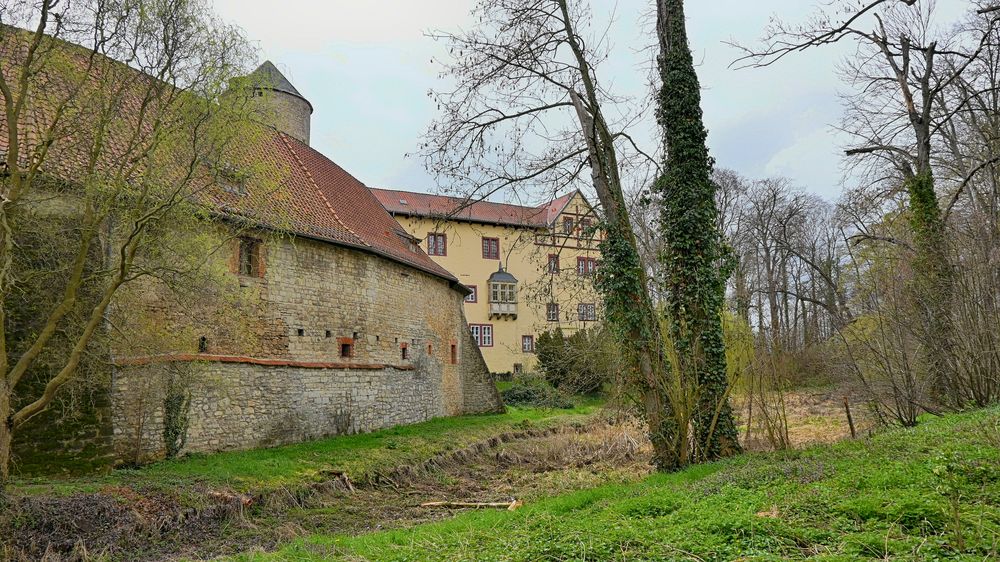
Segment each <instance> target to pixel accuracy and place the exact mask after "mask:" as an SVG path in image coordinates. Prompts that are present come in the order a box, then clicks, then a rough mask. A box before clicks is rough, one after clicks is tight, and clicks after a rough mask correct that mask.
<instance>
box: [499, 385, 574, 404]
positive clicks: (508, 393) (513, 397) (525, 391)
mask: <svg viewBox="0 0 1000 562" xmlns="http://www.w3.org/2000/svg"><path fill="white" fill-rule="evenodd" d="M500 397H501V398H503V401H504V403H505V404H507V405H508V406H534V407H537V408H563V409H569V408H572V407H573V402H571V401H570V400H569V399H567V398H566V397H565V396H563V395H562V394H561V393H560V392H559V391H558V390H556V389H554V388H552V387H551V386H549V385H548V384H546V383H544V382H541V381H539V382H536V383H531V382H527V381H517V382H515V383H514V384H512V385H511V387H510V388H508V389H507V390H504V391H503V392H501V393H500Z"/></svg>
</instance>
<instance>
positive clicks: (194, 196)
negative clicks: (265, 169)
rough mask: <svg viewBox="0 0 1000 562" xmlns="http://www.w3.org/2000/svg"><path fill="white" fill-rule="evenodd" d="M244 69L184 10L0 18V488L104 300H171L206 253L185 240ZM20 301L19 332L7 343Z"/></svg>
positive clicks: (207, 245) (192, 1)
mask: <svg viewBox="0 0 1000 562" xmlns="http://www.w3.org/2000/svg"><path fill="white" fill-rule="evenodd" d="M25 28H27V29H25ZM250 54H251V52H250V50H249V49H248V48H247V46H246V42H245V41H244V39H243V38H242V36H241V34H240V33H239V32H237V31H235V30H234V29H231V28H227V27H225V26H223V25H221V24H219V23H218V22H216V21H215V20H214V19H213V18H212V16H211V15H210V12H209V11H208V10H207V8H206V6H205V5H204V4H203V3H202V2H200V1H197V0H148V1H147V0H139V1H135V2H123V3H122V2H99V1H93V2H89V1H85V2H68V1H63V0H40V1H34V0H24V1H20V0H18V1H13V2H4V3H3V4H2V5H0V97H2V100H3V106H2V107H3V120H2V122H0V152H2V155H3V158H4V163H3V172H2V184H0V482H3V481H6V479H7V478H8V475H9V463H10V455H11V439H12V435H13V433H14V432H15V431H16V430H17V429H18V428H19V427H21V426H23V425H24V424H25V423H26V422H28V421H29V420H30V419H32V417H34V416H36V415H38V414H39V413H41V412H43V411H44V410H46V408H47V407H48V406H49V405H50V404H51V403H52V401H53V400H54V399H55V397H56V396H57V394H58V393H59V392H60V390H61V389H63V388H64V387H65V386H66V385H68V384H69V383H71V382H72V381H74V379H75V378H76V377H77V376H78V374H79V372H80V367H81V362H82V361H83V360H84V359H85V357H86V356H87V354H88V353H90V352H91V351H92V350H93V349H92V348H93V344H94V342H95V341H96V340H97V339H98V338H99V337H101V336H102V333H103V332H104V330H103V327H108V326H109V322H110V321H111V320H110V313H111V310H112V309H113V307H114V301H115V298H116V295H117V294H118V293H119V292H120V290H121V289H122V288H124V287H126V286H129V285H130V284H132V283H134V282H135V281H137V280H139V279H150V278H156V279H160V280H162V281H163V282H165V283H167V284H168V285H169V284H176V283H178V282H180V281H181V279H182V278H184V277H185V276H190V275H196V273H195V272H196V271H199V270H200V269H201V268H202V266H204V264H205V262H206V259H207V258H206V255H209V254H212V253H213V251H214V249H215V248H217V245H216V242H209V241H208V240H207V238H208V237H206V236H198V235H196V234H194V233H195V232H197V228H202V230H201V232H204V230H203V223H204V219H205V218H208V215H207V213H206V210H205V207H204V206H203V204H202V203H204V202H205V199H204V197H203V195H204V194H206V193H207V191H206V190H208V189H209V188H210V187H211V186H213V185H215V179H216V177H215V176H216V174H215V170H218V169H220V168H221V166H220V164H221V163H225V162H227V161H228V159H229V158H230V157H232V155H233V153H232V151H233V150H235V148H236V147H237V146H239V145H238V143H236V142H235V141H237V140H238V139H242V140H245V139H246V136H245V135H248V134H249V133H248V130H249V129H248V127H247V123H249V119H250V116H251V115H252V112H251V111H250V109H249V107H250V105H248V101H247V100H249V97H250V96H249V92H248V90H247V91H243V90H242V89H241V88H240V87H239V85H238V84H231V82H230V81H231V79H232V78H233V77H234V76H236V75H237V74H242V73H243V71H244V70H245V68H244V65H245V63H246V62H248V57H249V55H250ZM251 199H252V198H247V201H246V204H247V205H251V206H252V205H254V204H255V201H251ZM239 209H240V203H237V204H236V205H235V206H234V208H233V209H232V210H233V211H234V213H235V214H236V215H239V214H241V211H240V210H239ZM53 225H55V226H53ZM39 227H45V228H48V229H49V230H46V231H44V232H43V233H42V234H43V235H42V236H41V237H39V232H40V231H38V230H36V229H37V228H39ZM39 240H40V241H41V243H43V244H45V245H47V249H45V250H44V251H42V252H41V253H39V252H35V253H34V254H33V255H34V256H35V257H32V255H29V254H31V252H32V251H34V250H37V249H38V246H37V244H34V245H33V244H31V243H30V242H32V241H36V242H37V241H39ZM37 256H41V259H36V258H37ZM39 286H44V287H47V288H48V291H46V292H44V293H35V294H33V295H32V294H31V292H32V290H33V289H32V288H33V287H39ZM25 294H28V295H31V296H30V297H29V298H28V299H27V300H28V301H30V303H31V306H32V307H33V309H32V310H33V312H34V314H32V315H31V317H30V318H29V320H31V321H34V322H35V323H34V324H30V325H28V326H24V325H21V326H20V328H22V329H18V325H15V324H13V323H12V320H13V319H16V318H21V319H24V318H25V316H26V315H24V314H23V311H19V310H18V308H17V307H18V305H19V303H20V304H23V303H24V301H25V298H24V295H25ZM49 296H51V299H48V298H47V297H49ZM61 346H64V347H65V349H64V350H60V349H61ZM43 365H47V366H48V367H50V368H51V371H47V370H45V369H44V368H43ZM29 375H31V376H32V377H35V378H37V377H38V376H42V377H43V379H42V381H41V382H42V383H43V384H42V385H41V386H40V388H38V389H37V393H35V390H34V387H30V388H29V387H27V386H26V384H25V382H26V380H27V379H28V378H29Z"/></svg>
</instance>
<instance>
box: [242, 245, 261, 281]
mask: <svg viewBox="0 0 1000 562" xmlns="http://www.w3.org/2000/svg"><path fill="white" fill-rule="evenodd" d="M239 251H240V254H239V258H238V259H239V269H238V271H239V273H240V275H246V276H249V277H260V240H255V239H253V238H240V250H239Z"/></svg>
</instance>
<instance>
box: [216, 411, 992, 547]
mask: <svg viewBox="0 0 1000 562" xmlns="http://www.w3.org/2000/svg"><path fill="white" fill-rule="evenodd" d="M998 545H1000V410H996V409H994V410H989V411H985V412H978V413H972V414H963V415H954V416H948V417H945V418H938V419H929V420H927V421H926V423H923V424H921V425H920V426H918V427H917V428H915V429H910V430H896V431H890V432H885V433H882V434H880V435H877V436H875V437H872V438H869V439H864V440H859V441H849V442H842V443H838V444H835V445H824V446H816V447H813V448H809V449H806V450H801V451H788V452H777V453H764V454H750V455H745V456H742V457H740V458H736V459H733V460H730V461H727V462H721V463H716V464H713V465H707V466H697V467H693V468H691V469H688V470H686V471H684V472H681V473H677V474H670V475H654V476H651V477H649V478H646V479H644V480H642V481H641V482H639V483H635V484H624V485H609V486H604V487H598V488H595V489H590V490H585V491H578V492H573V493H569V494H565V495H561V496H558V497H554V498H551V499H545V500H541V501H538V502H537V503H534V504H529V505H526V506H525V507H524V508H522V509H520V510H518V511H515V512H508V511H480V512H474V513H467V514H464V515H462V516H459V517H456V518H454V519H450V520H447V521H443V522H439V523H432V524H426V525H420V526H416V527H413V528H411V529H407V530H395V531H383V532H376V533H371V534H365V535H359V536H355V537H346V536H345V537H337V536H331V535H317V536H312V537H309V538H307V539H300V540H297V541H295V542H292V543H290V544H288V545H286V546H284V547H283V548H281V549H280V550H279V551H277V552H276V553H271V554H253V553H251V554H245V555H242V556H240V557H237V558H235V559H234V560H238V561H255V562H256V561H280V560H296V561H303V560H380V561H383V560H384V561H410V560H412V561H417V560H420V561H424V560H449V561H453V560H496V561H522V560H523V561H528V560H595V561H596V560H602V561H603V560H795V559H811V560H828V561H833V560H858V559H878V560H989V559H997V557H998V556H1000V546H998Z"/></svg>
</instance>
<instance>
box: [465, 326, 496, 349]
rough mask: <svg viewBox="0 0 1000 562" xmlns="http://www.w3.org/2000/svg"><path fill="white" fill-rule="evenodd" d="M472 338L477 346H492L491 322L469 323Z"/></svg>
mask: <svg viewBox="0 0 1000 562" xmlns="http://www.w3.org/2000/svg"><path fill="white" fill-rule="evenodd" d="M469 330H471V331H472V339H474V340H476V345H478V346H479V347H493V324H469Z"/></svg>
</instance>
